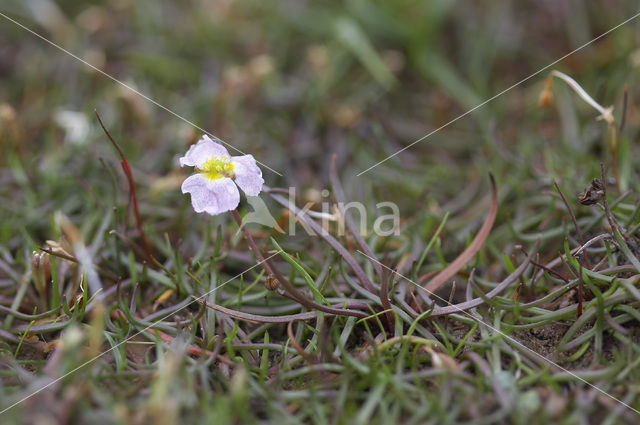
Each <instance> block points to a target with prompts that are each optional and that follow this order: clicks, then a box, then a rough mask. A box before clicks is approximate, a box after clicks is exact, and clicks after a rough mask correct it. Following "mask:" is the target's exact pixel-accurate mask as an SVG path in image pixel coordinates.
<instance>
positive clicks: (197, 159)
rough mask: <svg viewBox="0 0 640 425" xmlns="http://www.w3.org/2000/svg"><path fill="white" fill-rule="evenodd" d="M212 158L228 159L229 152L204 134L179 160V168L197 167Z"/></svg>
mask: <svg viewBox="0 0 640 425" xmlns="http://www.w3.org/2000/svg"><path fill="white" fill-rule="evenodd" d="M214 156H226V157H229V152H227V150H226V149H225V147H224V146H222V145H221V144H219V143H216V142H215V141H213V140H212V139H211V137H209V136H207V135H206V134H205V135H204V136H202V138H201V139H200V140H198V143H196V144H195V145H191V147H190V148H189V150H188V151H187V153H186V154H185V155H184V156H183V157H182V158H180V166H181V167H184V166H185V165H188V166H189V167H198V166H200V165H202V164H203V163H204V162H205V161H206V160H208V159H211V158H212V157H214Z"/></svg>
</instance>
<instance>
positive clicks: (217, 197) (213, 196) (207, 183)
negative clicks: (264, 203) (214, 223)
mask: <svg viewBox="0 0 640 425" xmlns="http://www.w3.org/2000/svg"><path fill="white" fill-rule="evenodd" d="M182 193H190V194H191V205H193V209H194V211H195V212H197V213H201V212H206V213H207V214H211V215H217V214H220V213H223V212H225V211H231V210H233V209H235V208H236V207H237V206H238V204H239V203H240V192H239V191H238V188H237V187H236V185H235V184H234V183H233V180H231V179H229V178H226V177H223V178H220V179H215V180H211V179H208V178H207V177H205V176H204V175H203V174H194V175H192V176H189V177H187V179H186V180H185V181H184V182H183V183H182Z"/></svg>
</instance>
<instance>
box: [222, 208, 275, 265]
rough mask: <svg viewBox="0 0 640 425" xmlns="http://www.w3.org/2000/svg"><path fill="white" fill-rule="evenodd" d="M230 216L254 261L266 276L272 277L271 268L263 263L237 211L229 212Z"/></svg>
mask: <svg viewBox="0 0 640 425" xmlns="http://www.w3.org/2000/svg"><path fill="white" fill-rule="evenodd" d="M231 214H233V218H234V220H235V221H236V223H237V224H238V227H239V228H240V230H241V231H242V236H244V239H245V240H246V241H247V243H248V244H249V248H250V249H251V251H252V252H253V255H254V256H255V257H256V260H258V263H260V265H262V267H264V269H265V270H266V272H267V275H268V276H274V273H273V270H271V266H270V265H269V263H268V262H266V261H265V259H264V257H263V256H262V254H261V253H260V250H259V249H258V246H257V245H256V243H255V241H254V240H253V237H252V236H251V233H249V231H248V230H247V228H246V227H245V226H244V223H243V222H242V217H240V213H239V212H238V210H237V209H236V210H233V211H231Z"/></svg>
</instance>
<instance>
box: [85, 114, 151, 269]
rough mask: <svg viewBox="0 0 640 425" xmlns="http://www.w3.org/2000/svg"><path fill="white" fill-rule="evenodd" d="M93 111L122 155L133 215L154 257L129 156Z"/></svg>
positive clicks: (144, 241)
mask: <svg viewBox="0 0 640 425" xmlns="http://www.w3.org/2000/svg"><path fill="white" fill-rule="evenodd" d="M93 112H94V113H95V114H96V117H97V118H98V122H99V123H100V127H102V130H103V131H104V132H105V134H106V135H107V137H108V138H109V140H110V141H111V144H112V145H113V147H114V148H115V149H116V150H117V151H118V154H119V155H120V164H121V165H122V169H123V170H124V174H125V175H126V176H127V180H128V182H129V200H130V202H131V203H132V204H133V215H134V217H135V219H136V227H137V228H138V232H140V238H141V239H142V245H143V246H144V250H145V252H146V254H147V256H148V257H149V259H151V258H153V257H154V255H153V250H152V249H151V244H149V239H147V234H146V233H145V231H144V228H143V227H142V218H141V217H140V210H139V209H138V196H137V195H136V183H135V181H134V180H133V174H132V173H131V167H129V161H127V158H126V157H125V155H124V152H123V151H122V149H121V148H120V145H118V143H117V142H116V141H115V140H114V139H113V137H111V134H109V131H108V130H107V128H106V127H105V126H104V124H103V123H102V119H101V118H100V115H99V114H98V111H97V110H96V109H94V110H93Z"/></svg>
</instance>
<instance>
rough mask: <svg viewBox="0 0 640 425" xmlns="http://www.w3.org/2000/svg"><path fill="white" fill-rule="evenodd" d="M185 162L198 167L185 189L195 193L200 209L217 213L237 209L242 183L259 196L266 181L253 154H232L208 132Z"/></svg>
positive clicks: (193, 200)
mask: <svg viewBox="0 0 640 425" xmlns="http://www.w3.org/2000/svg"><path fill="white" fill-rule="evenodd" d="M185 165H187V166H190V167H196V174H194V175H192V176H189V177H187V179H186V180H185V181H184V182H183V183H182V193H190V194H191V205H193V209H194V210H195V212H197V213H201V212H206V213H207V214H211V215H217V214H220V213H223V212H225V211H231V210H234V209H236V207H237V206H238V204H239V203H240V192H239V191H238V187H240V189H242V190H243V192H244V193H245V194H247V196H257V195H258V194H259V193H260V191H261V190H262V185H263V184H264V180H263V178H262V171H261V170H260V168H259V167H258V165H257V164H256V160H255V159H254V158H253V155H242V156H231V155H229V152H227V150H226V149H225V147H224V146H222V145H221V144H219V143H216V142H214V141H213V140H212V139H211V138H210V137H209V136H207V135H204V136H202V138H201V139H200V140H199V141H198V143H196V144H195V145H191V147H190V148H189V151H188V152H187V153H186V154H185V156H183V157H182V158H180V166H181V167H184V166H185ZM234 180H235V183H234ZM236 185H237V186H236Z"/></svg>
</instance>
